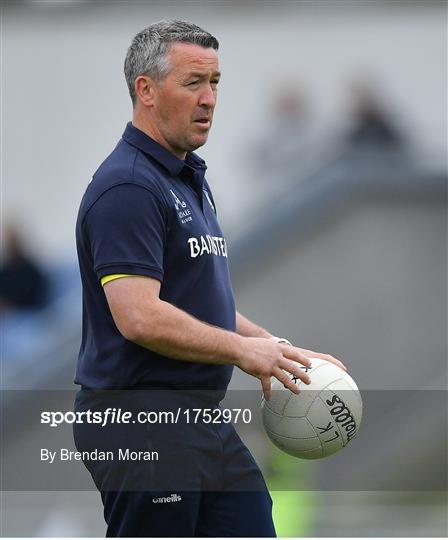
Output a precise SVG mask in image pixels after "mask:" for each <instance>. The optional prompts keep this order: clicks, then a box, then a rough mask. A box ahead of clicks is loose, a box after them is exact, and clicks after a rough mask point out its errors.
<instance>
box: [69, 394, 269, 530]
mask: <svg viewBox="0 0 448 540" xmlns="http://www.w3.org/2000/svg"><path fill="white" fill-rule="evenodd" d="M111 406H113V407H115V408H119V407H122V408H123V410H134V411H137V410H140V411H149V410H152V411H154V410H163V411H166V410H170V409H172V410H174V411H175V410H176V409H177V408H182V410H185V408H190V409H193V408H204V407H207V408H214V407H215V405H213V406H211V404H210V403H205V402H204V401H202V400H198V399H197V398H196V397H192V396H191V395H189V396H187V395H186V394H185V393H180V392H174V391H168V392H164V391H163V392H161V391H157V392H154V391H153V390H144V391H143V390H140V391H138V393H132V398H130V394H126V395H125V394H123V393H118V392H107V393H103V392H101V393H99V392H94V391H91V390H86V389H84V390H81V391H80V392H79V393H78V395H77V398H76V402H75V410H76V411H86V410H89V409H90V410H92V411H95V410H105V409H106V408H107V407H111ZM74 436H75V443H76V446H77V449H78V450H79V451H85V450H87V451H89V450H93V449H98V450H103V451H111V452H112V453H113V455H114V456H115V459H113V460H103V461H90V460H85V461H84V463H85V465H86V467H87V469H88V470H89V472H90V474H91V475H92V478H93V480H94V482H95V485H96V486H97V488H98V490H99V491H100V493H101V498H102V501H103V505H104V517H105V520H106V523H107V536H109V537H126V536H131V537H194V536H199V537H274V536H275V529H274V525H273V522H272V500H271V497H270V495H269V492H268V490H267V488H266V484H265V482H264V480H263V477H262V474H261V472H260V470H259V468H258V466H257V464H256V463H255V461H254V459H253V457H252V455H251V454H250V452H249V450H248V449H247V448H246V446H245V445H244V443H243V442H242V441H241V439H240V437H239V436H238V434H237V433H236V431H235V429H234V427H233V425H232V424H228V423H215V424H214V423H204V422H198V423H190V422H188V423H187V422H182V421H181V422H179V423H176V424H175V425H173V424H161V423H157V424H151V425H148V424H128V425H122V424H118V425H107V426H98V425H94V424H75V425H74ZM126 448H127V449H130V450H131V451H136V452H138V451H142V450H146V451H149V452H153V453H154V452H157V454H158V456H159V459H158V460H157V461H154V460H153V461H144V460H136V461H120V460H118V459H116V456H117V455H118V451H119V449H121V450H123V449H126Z"/></svg>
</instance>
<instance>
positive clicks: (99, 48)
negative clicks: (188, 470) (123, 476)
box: [0, 0, 447, 537]
mask: <svg viewBox="0 0 448 540" xmlns="http://www.w3.org/2000/svg"><path fill="white" fill-rule="evenodd" d="M446 16H447V6H446V3H445V2H438V1H421V2H420V1H400V2H398V1H397V2H388V1H381V0H377V1H375V2H370V1H365V2H347V1H337V0H334V1H327V2H323V1H319V0H317V1H307V2H305V1H296V2H282V1H280V2H261V1H260V2H256V1H244V0H243V1H215V2H211V1H210V2H202V1H194V2H190V1H172V2H169V3H166V2H163V1H147V2H133V1H132V0H129V1H126V2H125V1H123V2H120V1H116V2H115V1H114V2H112V1H109V2H102V1H88V0H84V1H82V0H77V1H68V0H67V1H19V0H16V1H9V2H8V1H3V2H1V55H2V56H1V75H2V76H1V93H2V102H1V140H2V143H1V153H2V165H1V190H2V193H1V195H2V208H1V210H2V216H1V219H2V245H1V253H2V273H1V282H0V286H1V290H0V294H1V296H0V306H1V309H2V329H1V330H2V343H1V362H2V370H1V385H2V389H3V390H17V389H28V390H31V389H33V390H35V389H40V390H42V389H50V388H53V389H73V384H72V378H73V372H74V367H75V363H76V357H77V352H78V347H79V342H80V281H79V277H78V271H77V263H76V252H75V242H74V223H75V219H76V213H77V209H78V204H79V201H80V199H81V196H82V194H83V192H84V190H85V187H86V185H87V183H88V182H89V180H90V178H91V176H92V174H93V172H94V171H95V169H96V167H97V166H98V165H99V163H100V162H101V161H102V160H103V159H104V157H105V156H106V155H107V154H108V153H109V152H110V151H111V150H112V148H113V147H114V145H115V144H116V142H117V140H118V138H119V136H120V135H121V133H122V131H123V129H124V126H125V123H126V122H127V121H128V120H129V119H130V115H131V107H130V99H129V97H128V95H127V89H126V84H125V81H124V77H123V75H122V65H123V61H124V56H125V52H126V49H127V47H128V45H129V43H130V40H131V39H132V37H133V36H134V35H135V33H136V32H138V31H139V30H140V29H142V28H143V27H144V26H146V25H147V24H150V23H151V22H154V21H157V20H160V19H162V18H185V19H189V20H191V21H193V22H196V23H197V24H199V25H201V26H203V27H204V28H206V29H207V30H209V31H210V32H212V33H213V34H215V35H216V36H217V37H218V39H219V40H220V43H221V50H220V62H221V68H222V72H223V79H222V83H221V85H220V95H219V103H218V107H217V110H216V115H215V123H214V127H213V130H212V133H211V136H210V139H209V142H208V143H207V145H206V147H204V148H203V149H201V150H200V151H199V153H200V154H201V155H202V156H203V157H204V158H205V159H206V160H207V163H208V167H209V175H208V179H209V182H210V183H211V185H212V186H213V189H214V192H215V199H216V201H217V203H218V212H219V215H220V217H221V221H222V225H223V229H224V231H225V233H226V236H227V238H228V243H229V248H230V254H231V263H232V273H233V280H234V285H235V292H236V297H237V303H238V308H239V309H240V311H241V312H243V313H245V314H247V315H248V316H249V317H251V318H253V319H254V320H256V321H258V322H259V323H260V324H262V325H265V326H266V327H267V328H269V329H271V330H272V332H274V333H276V334H277V335H284V336H286V337H288V338H289V339H291V340H293V341H294V342H295V343H297V344H299V345H301V346H303V347H307V348H314V349H316V350H320V351H328V352H331V353H332V354H334V355H335V356H339V357H341V358H342V359H344V361H345V362H346V363H347V364H348V365H349V367H350V371H351V373H352V375H353V377H354V379H355V380H356V381H357V382H358V383H359V386H360V388H361V390H365V391H372V392H373V391H374V392H377V394H376V397H375V399H376V400H377V401H378V400H379V401H381V398H380V397H378V396H381V395H382V394H381V392H384V395H385V396H386V395H389V394H387V392H391V391H402V394H400V395H402V396H403V400H404V402H403V403H401V404H399V405H400V406H399V407H396V406H395V407H394V409H393V410H392V411H390V410H387V407H386V408H385V411H384V412H385V413H386V412H387V413H388V414H389V413H390V415H391V416H389V417H388V418H387V419H386V415H385V420H384V423H381V425H376V426H374V429H375V430H376V431H374V433H375V437H376V439H375V440H376V446H375V447H372V446H369V445H368V444H366V443H365V444H363V443H362V440H360V442H359V444H358V446H357V447H356V448H357V449H358V451H356V452H355V451H352V453H351V454H350V456H349V458H346V459H349V462H345V461H341V462H335V461H325V462H322V463H313V464H308V463H305V464H303V463H297V462H296V461H295V460H293V459H292V458H288V457H287V456H283V455H279V454H278V453H276V452H274V451H273V450H272V448H271V447H270V446H269V445H268V444H267V443H266V441H265V440H262V439H261V438H260V434H259V433H247V434H246V435H245V436H246V440H247V442H248V444H249V446H250V447H251V449H252V451H253V452H254V454H255V455H256V456H257V458H258V460H259V462H260V465H262V467H263V469H264V470H265V471H266V476H267V479H268V483H269V484H270V487H271V488H272V490H273V498H274V502H275V508H276V510H275V512H276V524H277V528H278V532H279V534H280V535H283V536H299V535H307V536H406V537H409V536H444V535H445V534H446V533H447V517H446V491H444V490H443V489H437V490H435V489H432V488H433V487H434V486H436V485H437V486H439V485H442V486H446V410H443V407H441V408H440V410H436V411H434V409H433V408H431V406H430V401H431V400H426V401H425V400H423V402H424V403H426V406H425V405H424V403H423V405H422V406H415V398H413V395H414V393H415V392H416V391H417V390H419V391H424V392H425V395H430V394H431V392H434V393H437V392H439V393H440V392H442V394H443V396H444V398H443V399H442V401H441V403H442V404H443V402H444V399H445V401H446V393H445V392H444V391H445V390H446V385H447V378H446V374H447V364H446V361H447V350H446V348H447V341H446V331H447V330H446V323H447V314H446V301H447V296H446V293H447V290H446V277H447V276H446V264H447V260H446V249H447V244H446V234H447V230H446V189H447V184H446V180H447V156H446V153H447V147H446V145H447V136H446V135H447V134H446V129H447V42H446V38H447V17H446ZM17 261H19V262H20V264H19V263H18V262H17ZM14 265H18V266H14ZM18 268H20V273H19V271H18V270H17V269H18ZM20 276H21V277H22V278H23V281H24V282H25V283H27V284H28V285H29V283H30V280H34V281H35V283H36V284H37V285H36V287H37V289H38V290H39V291H42V290H44V289H45V291H46V294H45V295H40V296H39V295H37V296H36V294H35V293H36V291H35V290H34V292H33V291H32V290H30V289H29V288H28V289H27V288H26V287H25V288H23V287H22V288H20V286H19V285H18V280H19V277H20ZM22 278H21V279H22ZM232 388H233V389H243V390H244V389H247V390H249V389H256V388H257V381H254V380H251V379H250V378H249V377H246V376H245V375H243V374H242V373H240V372H236V373H235V376H234V379H233V381H232ZM5 395H6V394H5V393H4V396H5ZM419 395H423V394H419ZM10 397H11V393H10V392H8V393H7V398H5V397H3V399H2V401H3V405H4V406H7V405H8V404H9V405H11V403H6V402H5V400H6V399H8V400H9V399H10ZM16 401H17V400H16ZM16 401H15V402H14V403H13V405H11V406H14V407H19V409H20V411H21V412H23V413H24V414H23V416H24V415H25V413H26V410H27V409H26V408H27V407H34V409H36V404H31V405H28V404H26V403H22V404H16ZM384 401H387V400H386V399H385V400H384ZM410 403H411V404H413V408H411V407H409V404H410ZM438 403H440V402H438ZM395 405H396V403H395ZM366 414H367V420H366V421H367V422H368V411H366ZM434 416H437V418H438V419H439V420H440V422H431V421H429V422H428V421H427V419H428V417H429V418H431V417H434ZM441 426H442V427H441ZM368 427H369V426H368V425H367V426H366V429H367V428H368ZM361 431H362V430H361ZM32 437H33V426H27V425H26V424H25V423H24V424H23V428H22V432H21V433H19V434H16V435H15V436H13V437H9V438H5V437H4V439H3V440H2V455H3V458H2V460H4V461H3V466H5V464H6V466H7V459H6V457H5V456H8V455H12V454H16V453H17V452H24V453H25V455H26V448H27V445H28V444H29V445H31V442H29V441H31V439H32ZM27 441H28V442H27ZM354 442H355V441H354ZM354 448H355V447H353V450H354ZM347 452H348V450H347ZM339 464H340V467H341V470H344V471H345V473H346V474H350V471H351V472H352V474H355V473H353V471H355V472H356V471H362V470H365V471H369V473H370V474H374V475H375V477H376V478H377V479H378V482H379V484H378V485H381V482H383V483H384V485H386V486H387V485H388V486H391V485H394V486H401V485H403V489H402V490H400V489H395V490H392V489H390V488H389V489H387V488H386V489H385V490H381V489H376V488H375V489H372V490H369V489H368V488H369V485H367V486H366V488H365V489H362V488H356V489H353V490H348V489H345V488H344V486H345V487H346V486H347V485H348V484H342V487H338V484H337V481H335V476H336V477H337V475H335V468H337V467H338V466H339ZM80 474H86V473H85V471H83V470H82V469H81V468H80ZM282 474H283V475H286V476H288V478H289V479H291V478H292V479H296V481H297V484H296V487H293V488H291V482H289V484H288V490H287V491H285V487H284V485H283V487H282V482H281V476H282ZM394 474H395V475H400V474H401V475H403V474H404V475H406V474H408V475H409V476H412V477H417V478H418V479H419V484H418V485H419V486H421V489H420V490H415V489H405V483H403V482H402V480H401V479H400V478H397V479H396V481H395V483H393V482H392V483H391V478H393V477H394ZM279 478H280V480H279ZM434 479H436V480H434ZM437 479H438V480H441V482H439V483H438V482H437ZM355 480H356V479H354V480H353V481H352V483H351V485H353V486H354V485H355V484H356V481H355ZM425 481H427V482H428V485H427V488H425ZM341 490H342V491H341ZM1 504H2V516H1V517H2V525H1V533H2V535H3V536H102V535H104V531H105V526H104V523H103V520H102V515H101V505H100V499H99V495H98V494H97V493H96V492H94V491H89V492H69V491H66V492H51V491H45V486H42V491H40V492H36V491H29V492H27V491H3V492H2V503H1Z"/></svg>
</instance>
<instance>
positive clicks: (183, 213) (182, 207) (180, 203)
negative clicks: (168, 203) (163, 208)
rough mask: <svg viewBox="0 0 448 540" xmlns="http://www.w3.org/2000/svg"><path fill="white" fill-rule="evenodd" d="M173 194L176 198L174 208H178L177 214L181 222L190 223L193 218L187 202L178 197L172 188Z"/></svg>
mask: <svg viewBox="0 0 448 540" xmlns="http://www.w3.org/2000/svg"><path fill="white" fill-rule="evenodd" d="M170 192H171V195H172V196H173V199H174V208H175V209H176V212H177V215H178V216H179V219H180V222H181V223H188V222H189V221H192V220H193V216H192V215H191V210H190V209H189V208H188V206H187V203H186V202H185V201H184V200H183V199H181V198H180V197H178V196H177V195H176V193H174V191H173V190H172V189H170Z"/></svg>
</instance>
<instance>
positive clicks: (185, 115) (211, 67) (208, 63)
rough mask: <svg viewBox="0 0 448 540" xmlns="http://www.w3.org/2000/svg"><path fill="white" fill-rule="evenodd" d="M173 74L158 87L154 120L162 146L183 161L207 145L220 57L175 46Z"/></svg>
mask: <svg viewBox="0 0 448 540" xmlns="http://www.w3.org/2000/svg"><path fill="white" fill-rule="evenodd" d="M168 62H169V64H170V71H169V73H168V75H167V76H166V77H165V79H164V80H163V81H161V82H159V83H157V84H156V86H155V94H154V108H153V118H154V123H155V126H154V127H155V128H156V130H157V131H158V133H157V136H158V137H157V138H158V139H160V140H159V142H160V143H161V144H162V145H163V146H165V147H166V148H168V149H169V150H171V151H172V152H173V153H174V154H175V155H177V156H178V157H180V158H181V159H183V158H184V157H185V153H186V152H189V151H192V150H196V148H199V147H200V146H202V145H203V144H205V143H206V141H207V137H208V133H209V131H210V128H211V125H212V120H213V111H214V109H215V105H216V95H217V85H218V81H219V77H220V73H219V67H218V55H217V54H216V51H215V50H214V49H212V48H207V49H204V48H203V47H200V46H199V45H193V44H190V43H175V44H173V45H172V46H171V49H170V51H169V53H168Z"/></svg>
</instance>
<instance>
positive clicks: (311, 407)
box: [262, 358, 362, 459]
mask: <svg viewBox="0 0 448 540" xmlns="http://www.w3.org/2000/svg"><path fill="white" fill-rule="evenodd" d="M301 369H303V370H305V371H306V372H307V373H308V375H309V376H310V379H311V384H310V385H304V384H303V383H302V382H301V381H300V380H298V379H297V378H296V377H293V376H292V375H291V378H292V379H293V380H294V382H295V383H296V384H297V385H298V386H299V388H300V393H299V394H298V395H296V394H293V393H292V392H291V391H290V390H288V389H287V388H284V387H283V385H282V384H281V383H280V382H279V381H278V380H277V379H275V378H272V381H271V383H272V396H271V399H270V400H269V401H266V400H264V399H263V402H262V413H263V424H264V428H265V430H266V433H267V435H268V437H269V438H270V439H271V441H272V442H273V443H274V444H275V445H276V446H277V447H278V448H280V449H281V450H283V451H284V452H286V453H287V454H290V455H292V456H296V457H300V458H303V459H318V458H322V457H326V456H330V455H331V454H335V453H336V452H339V450H341V449H342V448H344V447H345V446H347V444H348V443H349V442H350V441H351V440H352V439H353V438H354V437H355V436H356V434H357V433H358V431H359V426H360V424H361V418H362V399H361V394H360V393H359V390H358V387H357V386H356V383H355V381H354V380H353V379H352V378H351V377H350V375H348V374H347V373H346V372H345V371H343V370H342V369H341V368H339V367H338V366H336V365H334V364H332V363H330V362H327V361H326V360H321V359H319V358H311V367H309V368H308V367H305V366H301Z"/></svg>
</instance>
